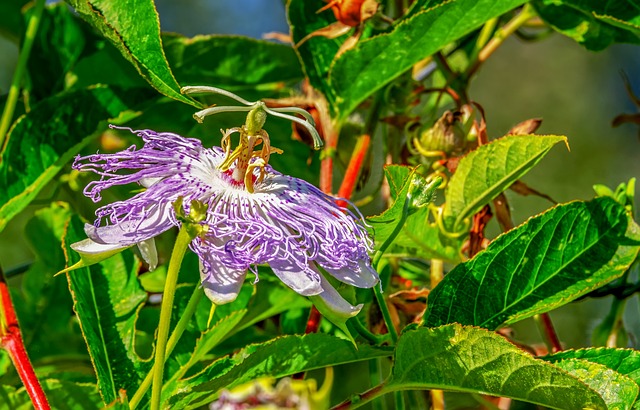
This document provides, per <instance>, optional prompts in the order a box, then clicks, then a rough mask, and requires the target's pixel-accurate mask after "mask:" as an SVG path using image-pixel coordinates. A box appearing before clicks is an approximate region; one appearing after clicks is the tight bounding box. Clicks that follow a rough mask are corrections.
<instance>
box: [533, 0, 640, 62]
mask: <svg viewBox="0 0 640 410" xmlns="http://www.w3.org/2000/svg"><path fill="white" fill-rule="evenodd" d="M533 5H534V6H535V9H536V11H537V12H538V15H540V17H541V18H542V19H543V20H545V21H546V22H547V23H548V24H549V25H550V26H551V27H553V28H554V29H555V30H556V31H558V32H560V33H562V34H564V35H565V36H567V37H570V38H572V39H574V40H575V41H577V42H578V43H580V44H581V45H583V46H584V47H585V48H587V49H588V50H592V51H599V50H603V49H605V48H607V47H608V46H610V45H611V44H613V43H633V44H640V15H638V12H637V7H638V6H637V4H636V3H635V2H633V1H629V0H622V1H620V0H616V1H602V0H536V1H534V2H533Z"/></svg>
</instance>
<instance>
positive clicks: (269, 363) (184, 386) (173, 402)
mask: <svg viewBox="0 0 640 410" xmlns="http://www.w3.org/2000/svg"><path fill="white" fill-rule="evenodd" d="M327 352H331V354H327ZM390 354H391V350H390V349H389V348H386V347H372V346H366V345H360V346H358V347H357V348H356V347H355V346H353V345H352V344H351V342H349V341H347V340H344V339H338V338H336V337H333V336H330V335H327V334H322V333H318V334H313V333H312V334H308V335H304V336H283V337H280V338H277V339H274V340H271V341H269V342H266V343H262V344H259V345H252V346H248V347H246V348H244V349H243V350H241V351H240V352H238V353H237V354H235V355H234V356H233V357H225V358H222V359H219V360H217V361H215V362H213V363H212V364H211V365H210V366H209V367H207V368H206V369H205V370H204V371H203V372H201V373H199V374H197V375H195V376H193V377H191V378H188V379H185V380H181V381H180V383H179V385H178V391H179V392H180V393H178V394H176V395H175V396H173V397H171V398H170V399H169V405H170V406H171V408H185V406H187V405H189V404H195V403H200V404H204V403H206V402H207V401H209V402H210V401H211V399H212V398H213V396H214V395H215V394H216V393H217V392H218V391H219V390H220V389H223V388H227V389H230V388H233V387H234V386H237V385H239V384H242V383H245V382H247V381H249V380H254V379H256V378H258V377H264V376H270V377H284V376H288V375H292V374H295V373H299V372H304V371H308V370H312V369H318V368H322V367H326V366H335V365H338V364H344V363H352V362H357V361H362V360H369V359H373V358H377V357H385V356H389V355H390Z"/></svg>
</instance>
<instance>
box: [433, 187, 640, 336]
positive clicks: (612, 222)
mask: <svg viewBox="0 0 640 410" xmlns="http://www.w3.org/2000/svg"><path fill="white" fill-rule="evenodd" d="M634 226H635V223H629V218H628V215H627V213H626V211H625V209H624V207H623V206H622V205H620V204H619V203H617V202H615V201H614V200H613V199H611V198H608V197H605V198H597V199H594V200H592V201H590V202H579V201H576V202H571V203H568V204H565V205H559V206H556V207H554V208H552V209H550V210H549V211H547V212H545V213H543V214H541V215H539V216H536V217H534V218H531V219H529V220H528V221H527V222H526V223H524V224H523V225H520V226H519V227H517V228H515V229H513V230H511V231H509V232H507V233H505V234H503V235H501V236H499V237H498V238H496V239H495V240H494V241H493V242H492V243H491V244H490V245H489V247H488V248H487V249H486V250H485V251H483V252H480V253H478V254H477V255H476V256H475V257H474V258H473V259H471V260H470V261H467V262H464V263H461V264H459V265H458V266H456V267H455V268H454V269H453V270H452V271H451V272H449V274H447V276H445V278H444V279H443V280H442V281H441V282H440V283H439V284H438V286H436V287H435V288H434V289H433V290H432V292H431V293H430V294H429V299H428V303H427V304H428V306H429V309H428V311H427V313H426V315H425V318H424V323H425V324H426V325H427V326H438V325H442V324H446V323H453V322H458V323H462V324H468V325H477V326H482V327H486V328H489V329H495V328H498V327H500V326H502V325H505V324H510V323H514V322H517V321H519V320H522V319H524V318H527V317H530V316H533V315H535V314H539V313H544V312H548V311H550V310H552V309H555V308H557V307H559V306H562V305H564V304H567V303H569V302H570V301H572V300H574V299H576V298H577V297H579V296H581V295H584V294H586V293H588V292H590V291H591V290H593V289H596V288H598V287H600V286H602V285H604V284H606V283H608V282H610V281H612V280H614V279H616V278H618V277H620V276H621V275H622V274H623V273H624V272H625V271H626V270H627V268H628V267H629V265H630V264H631V263H632V262H633V261H634V259H635V258H636V255H637V254H638V250H639V249H640V247H639V246H638V245H637V243H638V242H637V240H638V238H637V233H633V231H634ZM627 227H629V231H628V232H627ZM627 235H634V237H633V238H632V239H630V237H627ZM633 240H635V243H633ZM629 243H633V244H629Z"/></svg>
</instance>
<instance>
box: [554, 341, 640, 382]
mask: <svg viewBox="0 0 640 410" xmlns="http://www.w3.org/2000/svg"><path fill="white" fill-rule="evenodd" d="M542 359H543V360H546V361H548V362H551V363H556V362H558V361H561V360H565V359H581V360H586V361H589V362H592V363H598V364H602V365H604V366H607V367H608V368H610V369H611V370H615V371H616V372H618V373H620V374H623V375H625V376H627V377H629V378H631V379H632V380H633V381H635V382H636V383H637V384H640V351H638V350H633V349H614V348H609V347H598V348H588V349H579V350H564V351H562V352H558V353H554V354H551V355H548V356H544V357H542Z"/></svg>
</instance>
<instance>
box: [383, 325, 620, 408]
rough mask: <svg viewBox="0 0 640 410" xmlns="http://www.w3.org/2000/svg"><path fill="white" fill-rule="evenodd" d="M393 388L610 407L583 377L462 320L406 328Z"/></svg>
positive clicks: (391, 381)
mask: <svg viewBox="0 0 640 410" xmlns="http://www.w3.org/2000/svg"><path fill="white" fill-rule="evenodd" d="M386 388H387V389H389V390H404V389H442V390H453V391H463V392H476V393H481V394H489V395H493V396H501V397H510V398H513V399H516V400H522V401H526V402H530V403H535V404H538V405H542V406H547V407H550V408H553V409H583V408H591V409H606V408H607V407H606V405H605V403H604V401H603V400H602V398H600V396H599V395H598V394H597V393H596V392H595V391H593V390H591V389H590V388H588V387H587V386H586V385H585V384H584V383H582V382H581V381H579V380H577V379H576V378H574V377H572V376H570V375H569V374H567V373H566V372H564V371H563V370H560V369H558V368H556V367H555V366H553V365H550V364H548V363H545V362H544V361H542V360H539V359H536V358H534V357H532V356H530V355H529V354H527V353H526V352H524V351H523V350H521V349H520V348H518V347H516V346H515V345H513V344H511V343H509V342H508V341H507V340H506V339H505V338H504V337H502V336H500V335H498V334H496V333H494V332H490V331H487V330H484V329H478V328H473V327H463V326H460V325H458V324H453V325H447V326H442V327H438V328H435V329H426V328H418V329H415V330H408V331H405V332H404V333H403V334H402V335H401V336H400V339H399V340H398V346H397V347H396V352H395V360H394V366H393V370H392V373H391V378H390V379H389V381H388V382H387V383H386Z"/></svg>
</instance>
